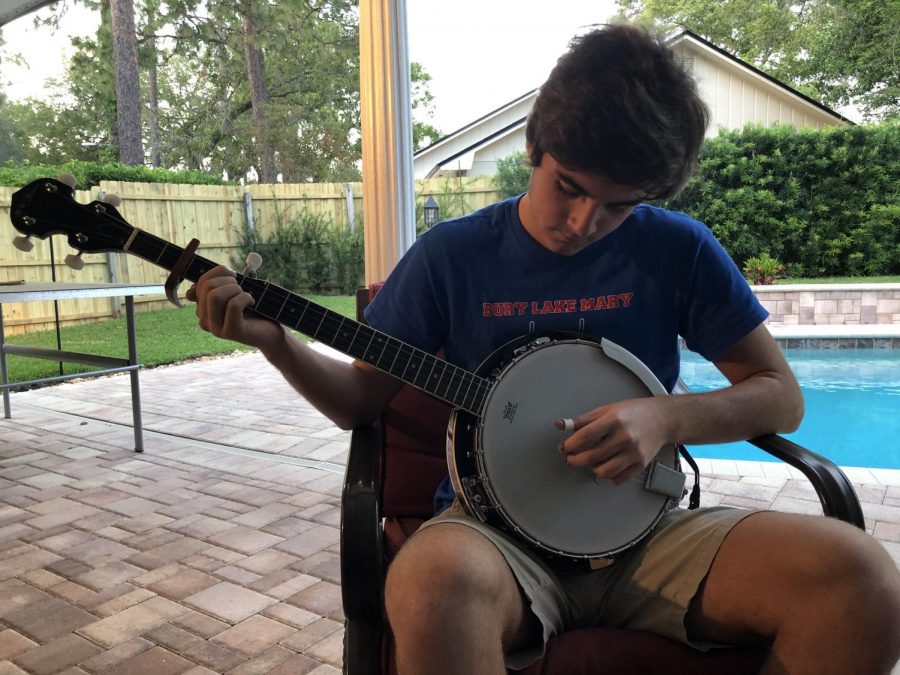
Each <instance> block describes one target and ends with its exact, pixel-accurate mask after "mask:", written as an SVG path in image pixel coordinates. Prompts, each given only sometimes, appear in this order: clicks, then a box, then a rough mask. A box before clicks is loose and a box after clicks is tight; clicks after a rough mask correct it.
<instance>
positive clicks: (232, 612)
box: [0, 354, 900, 675]
mask: <svg viewBox="0 0 900 675" xmlns="http://www.w3.org/2000/svg"><path fill="white" fill-rule="evenodd" d="M141 392H142V400H143V406H142V408H143V413H144V424H145V438H144V443H145V448H146V452H145V453H144V454H135V453H134V452H132V448H133V434H132V431H131V428H130V426H128V425H129V424H130V420H131V408H130V398H129V389H128V383H127V377H125V376H116V377H110V378H102V379H93V380H86V381H82V382H76V383H69V384H65V385H60V386H56V387H51V388H46V389H40V390H35V391H31V392H21V393H16V394H13V398H12V413H13V417H12V419H11V420H0V675H12V674H14V673H37V674H40V675H49V674H51V673H65V674H66V675H76V674H81V673H92V674H93V673H103V674H112V673H123V674H128V675H142V674H147V675H150V674H153V675H164V674H168V673H172V674H181V673H190V675H201V674H202V673H229V674H232V675H249V674H251V673H276V674H281V673H285V674H287V673H292V674H300V673H316V675H325V674H327V673H337V672H340V667H341V650H342V638H343V629H342V621H343V614H342V610H341V598H340V573H339V562H338V526H339V519H340V508H339V498H340V489H341V481H342V469H343V466H342V465H343V463H344V462H345V460H346V452H347V444H348V441H349V434H347V433H345V432H342V431H340V430H338V429H335V428H334V427H333V425H331V424H330V422H329V421H328V420H327V419H325V418H323V417H322V416H321V415H320V414H318V413H317V412H315V411H314V410H313V409H312V408H311V407H310V406H309V405H308V404H307V403H306V402H305V401H303V400H302V399H301V398H299V397H298V396H297V395H296V394H295V393H294V392H293V391H292V390H291V389H290V388H289V387H288V386H287V385H286V384H285V383H284V382H283V381H282V380H281V378H280V377H279V376H278V375H277V373H275V371H274V370H273V369H272V368H271V367H270V366H268V364H266V362H265V361H264V360H263V359H262V358H261V357H260V356H259V355H258V354H243V355H238V356H232V357H228V358H221V359H211V360H204V361H198V362H194V363H190V364H185V365H179V366H173V367H167V368H159V369H155V370H151V371H145V372H143V373H142V375H141ZM751 473H755V474H756V475H745V476H739V475H709V476H707V477H705V478H704V497H703V502H704V504H714V503H722V504H733V505H737V506H754V507H758V506H765V507H769V506H771V507H774V508H777V509H782V510H789V511H797V512H804V513H821V510H820V509H819V506H818V500H817V499H816V496H815V494H814V493H813V491H812V489H811V488H810V487H809V486H808V485H807V484H806V483H805V481H803V480H798V479H796V478H792V477H791V475H792V474H791V473H790V472H787V471H786V470H785V468H784V467H783V466H780V465H772V466H771V467H768V468H767V467H764V468H763V469H760V470H758V471H755V472H751ZM870 475H871V474H869V473H866V474H864V476H865V477H868V476H870ZM885 475H888V474H885ZM894 481H895V479H894V478H893V477H891V476H890V475H888V477H887V478H886V479H883V480H882V479H878V478H875V479H872V480H871V481H869V482H866V483H861V484H859V485H858V491H859V496H860V499H861V500H862V502H863V508H864V511H865V513H866V518H867V526H868V528H869V531H870V532H873V533H874V535H875V536H876V537H877V538H878V539H879V540H881V541H882V543H883V544H884V545H885V547H886V548H887V549H888V550H889V551H890V553H891V555H892V556H893V557H894V559H895V560H897V561H898V563H900V480H896V482H894Z"/></svg>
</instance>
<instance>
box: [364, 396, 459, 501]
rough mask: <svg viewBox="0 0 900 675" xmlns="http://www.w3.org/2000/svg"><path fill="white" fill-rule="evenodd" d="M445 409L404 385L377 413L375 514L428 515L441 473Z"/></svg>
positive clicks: (444, 463)
mask: <svg viewBox="0 0 900 675" xmlns="http://www.w3.org/2000/svg"><path fill="white" fill-rule="evenodd" d="M449 417H450V408H449V407H448V406H447V405H445V404H444V403H441V402H439V401H436V400H434V399H432V398H430V397H428V396H426V395H425V394H423V393H422V392H420V391H419V390H418V389H414V388H413V387H410V386H406V387H403V388H402V389H401V390H400V393H399V394H397V396H396V397H395V398H394V400H393V401H392V402H391V404H390V406H389V407H388V410H387V411H386V412H385V414H384V416H383V417H382V422H383V425H382V428H383V433H384V438H383V442H384V447H385V449H386V452H385V454H384V475H383V478H382V503H381V512H382V515H384V516H386V517H392V516H398V517H407V518H430V517H431V516H432V515H433V514H434V491H435V490H436V489H437V486H438V484H439V483H440V482H441V480H442V479H443V478H444V476H446V475H447V457H446V450H445V447H446V446H445V444H446V438H447V420H448V418H449Z"/></svg>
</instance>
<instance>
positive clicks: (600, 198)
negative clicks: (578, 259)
mask: <svg viewBox="0 0 900 675" xmlns="http://www.w3.org/2000/svg"><path fill="white" fill-rule="evenodd" d="M529 150H530V148H529ZM640 195H641V191H640V190H636V189H634V188H630V187H627V186H625V185H619V184H617V183H613V182H612V181H610V180H609V179H607V178H604V177H602V176H599V175H597V174H592V173H585V172H582V171H577V170H574V169H567V168H565V167H564V166H562V165H561V164H560V163H559V162H557V161H556V159H555V158H554V157H553V156H552V155H550V154H549V153H546V152H545V153H544V155H543V157H542V158H541V164H540V166H536V167H534V168H533V169H532V171H531V182H530V183H529V184H528V193H527V194H526V195H525V196H524V197H523V198H522V200H521V201H520V202H519V218H520V219H521V221H522V225H524V227H525V230H526V232H528V234H529V235H530V236H531V238H532V239H534V240H535V241H536V242H537V243H539V244H540V245H541V246H543V247H544V248H546V249H547V250H549V251H552V252H553V253H559V254H560V255H574V254H576V253H578V252H579V251H581V250H582V249H584V248H585V247H587V246H589V245H590V244H593V243H594V242H595V241H597V240H598V239H601V238H602V237H605V236H606V235H607V234H609V233H610V232H612V231H613V230H615V229H616V228H617V227H619V225H621V224H622V223H623V222H624V220H625V219H626V218H627V217H628V216H629V215H630V214H631V212H632V211H633V210H634V207H635V206H636V205H637V204H638V203H639V202H640V201H641V196H640Z"/></svg>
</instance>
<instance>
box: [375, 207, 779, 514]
mask: <svg viewBox="0 0 900 675" xmlns="http://www.w3.org/2000/svg"><path fill="white" fill-rule="evenodd" d="M520 198H521V197H517V198H512V199H508V200H505V201H502V202H498V203H496V204H493V205H491V206H488V207H486V208H484V209H481V210H480V211H476V212H475V213H472V214H470V215H467V216H464V217H462V218H457V219H455V220H448V221H445V222H443V223H440V224H438V225H436V226H435V227H433V228H432V229H430V230H429V231H428V232H426V233H425V234H423V235H422V236H421V237H420V238H419V239H418V240H417V241H416V243H415V244H414V245H413V246H412V247H411V248H410V249H409V251H408V252H407V253H406V255H404V256H403V258H402V260H401V261H400V262H399V263H398V264H397V267H396V268H395V269H394V271H393V272H392V273H391V275H390V277H389V278H388V279H387V280H386V282H385V284H384V286H383V287H382V288H381V290H380V291H379V292H378V294H377V295H376V296H375V298H374V300H373V301H372V303H371V304H370V305H369V306H368V308H367V309H366V319H367V320H368V322H369V324H370V325H371V326H372V327H374V328H376V329H378V330H381V331H383V332H385V333H388V334H389V335H391V336H393V337H395V338H397V339H399V340H402V341H403V342H407V343H409V344H411V345H413V346H415V347H418V348H420V349H423V350H425V351H428V352H430V353H432V354H433V353H436V352H437V351H438V350H439V349H441V348H443V349H444V354H445V358H446V359H447V360H448V361H450V362H451V363H453V364H455V365H457V366H460V367H462V368H465V369H467V370H470V371H474V370H475V369H477V367H478V366H479V365H480V364H481V362H482V361H483V360H484V359H486V358H487V357H488V356H490V355H491V354H492V353H493V352H494V351H495V350H496V349H497V348H498V347H500V346H502V345H504V344H505V343H507V342H509V341H511V340H513V339H515V338H519V337H521V336H523V335H528V334H530V333H537V334H540V333H542V332H547V331H559V330H562V331H570V332H580V333H582V334H583V335H585V336H586V337H592V338H596V339H599V338H602V337H605V338H607V339H609V340H612V341H613V342H615V343H617V344H618V345H620V346H622V347H624V348H625V349H627V350H628V351H630V352H632V353H633V354H634V355H635V356H637V357H638V358H639V359H640V360H641V361H643V362H644V363H645V364H646V365H647V366H648V367H649V368H650V370H652V371H653V373H654V374H655V375H656V377H657V378H659V380H660V382H662V384H663V385H664V386H665V387H666V389H667V390H669V391H671V390H672V387H673V386H674V385H675V382H676V380H677V379H678V371H679V358H680V355H679V344H678V336H679V335H680V336H682V337H683V338H684V339H685V341H686V343H687V346H688V347H689V348H690V349H691V350H693V351H695V352H697V353H699V354H700V355H702V356H703V357H705V358H707V359H709V360H715V359H716V358H717V357H719V356H720V355H721V354H722V353H724V352H725V351H727V350H728V349H729V348H730V347H732V346H733V345H734V344H735V343H736V342H737V341H738V340H740V339H741V338H743V337H744V336H746V335H747V334H748V333H749V332H750V331H752V330H753V329H754V328H756V327H757V326H758V325H759V324H760V323H762V322H763V321H764V320H765V318H766V316H767V313H766V311H765V309H763V307H762V306H761V305H760V304H759V302H758V301H757V299H756V296H755V295H754V294H753V292H752V291H751V290H750V287H749V286H748V284H747V282H746V280H745V279H744V278H743V276H742V275H741V273H740V272H739V270H738V269H737V267H736V266H735V264H734V262H733V261H732V260H731V258H730V257H729V256H728V254H727V253H725V251H724V250H723V249H722V247H721V246H720V245H719V243H718V242H717V241H716V240H715V238H714V237H713V235H712V233H711V232H710V230H709V228H707V227H706V226H705V225H704V224H703V223H700V222H698V221H696V220H694V219H692V218H690V217H688V216H686V215H684V214H681V213H674V212H671V211H666V210H664V209H659V208H656V207H653V206H649V205H646V204H641V205H638V206H637V207H636V208H635V209H634V211H633V212H632V213H631V215H629V217H628V218H627V219H626V220H625V221H624V222H623V223H622V225H620V226H619V227H618V228H617V229H616V230H614V231H613V232H611V233H610V234H608V235H606V236H605V237H603V238H602V239H600V240H599V241H596V242H594V243H593V244H591V245H590V246H588V247H587V248H585V249H583V250H582V251H579V252H578V253H576V254H575V255H572V256H565V255H560V254H557V253H553V252H551V251H549V250H547V249H546V248H544V247H543V246H541V245H540V244H538V243H537V242H535V241H534V240H533V239H532V238H531V237H530V236H529V235H528V234H527V232H526V231H525V229H524V227H523V226H522V223H521V221H520V220H519V216H518V203H519V199H520ZM452 498H453V492H452V490H451V489H449V481H445V483H444V485H442V489H441V490H440V491H439V494H438V495H436V503H435V506H436V509H437V510H440V509H441V508H442V507H444V506H446V505H448V504H449V502H448V501H447V500H448V499H449V500H450V501H452Z"/></svg>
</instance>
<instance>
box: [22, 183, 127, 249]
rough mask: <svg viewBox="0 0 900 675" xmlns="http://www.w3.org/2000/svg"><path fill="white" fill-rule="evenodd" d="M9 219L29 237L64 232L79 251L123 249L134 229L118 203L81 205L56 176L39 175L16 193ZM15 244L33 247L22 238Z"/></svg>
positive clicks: (41, 236) (69, 186)
mask: <svg viewBox="0 0 900 675" xmlns="http://www.w3.org/2000/svg"><path fill="white" fill-rule="evenodd" d="M10 220H12V224H13V227H15V228H16V229H17V230H18V231H19V232H21V233H22V234H23V235H24V236H25V238H26V239H28V238H31V237H37V238H39V239H46V238H47V237H50V236H53V235H56V234H62V235H65V236H66V237H67V239H68V242H69V245H70V246H71V247H72V248H74V249H75V250H76V251H78V252H79V254H81V253H103V252H106V251H114V252H118V251H123V250H124V248H125V245H126V243H127V241H128V238H129V237H130V236H131V235H132V232H133V231H134V228H133V227H132V226H131V225H129V224H128V222H127V221H126V220H125V219H124V218H123V217H122V215H121V214H120V213H119V212H118V211H117V210H116V208H115V206H113V205H112V204H109V203H107V202H102V201H96V200H95V201H92V202H91V203H90V204H80V203H79V202H77V201H76V200H75V190H74V188H73V187H72V186H71V185H69V184H68V183H66V182H63V181H61V180H57V179H55V178H39V179H37V180H35V181H32V182H31V183H29V184H28V185H26V186H25V187H23V188H22V189H20V190H17V191H16V192H14V193H13V196H12V203H11V208H10ZM28 243H29V244H30V242H28ZM16 247H17V248H20V249H22V250H28V248H30V246H26V245H23V242H22V240H17V242H16Z"/></svg>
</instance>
